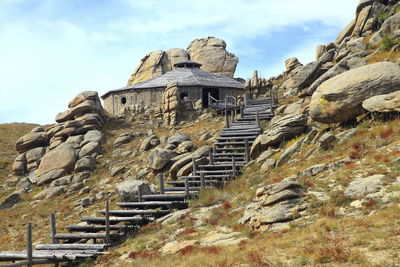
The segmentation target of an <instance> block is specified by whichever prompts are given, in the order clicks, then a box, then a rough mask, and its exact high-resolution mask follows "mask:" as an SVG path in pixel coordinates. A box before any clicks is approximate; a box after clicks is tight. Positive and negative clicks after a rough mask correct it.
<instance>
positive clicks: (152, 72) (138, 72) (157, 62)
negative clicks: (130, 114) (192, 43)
mask: <svg viewBox="0 0 400 267" xmlns="http://www.w3.org/2000/svg"><path fill="white" fill-rule="evenodd" d="M188 59H189V57H188V54H187V53H186V51H185V50H184V49H181V48H173V49H170V50H167V51H163V50H157V51H153V52H150V53H149V54H147V55H146V56H144V57H143V58H142V59H141V60H140V63H139V65H138V66H137V67H136V69H135V71H134V72H133V74H132V75H131V77H130V78H129V80H128V84H127V86H129V85H132V84H135V83H139V82H144V81H147V80H149V79H151V78H155V77H158V76H161V75H163V74H164V73H166V72H168V71H171V70H172V69H173V65H174V64H175V63H178V62H180V61H184V60H188Z"/></svg>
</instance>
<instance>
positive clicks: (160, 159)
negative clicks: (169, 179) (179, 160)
mask: <svg viewBox="0 0 400 267" xmlns="http://www.w3.org/2000/svg"><path fill="white" fill-rule="evenodd" d="M175 156H176V153H175V152H174V151H172V150H169V149H155V150H153V151H152V152H151V153H150V155H149V157H148V158H147V167H149V168H151V169H153V170H156V171H158V170H161V169H162V168H164V167H165V165H166V164H167V163H168V162H169V161H170V160H171V159H172V158H173V157H175Z"/></svg>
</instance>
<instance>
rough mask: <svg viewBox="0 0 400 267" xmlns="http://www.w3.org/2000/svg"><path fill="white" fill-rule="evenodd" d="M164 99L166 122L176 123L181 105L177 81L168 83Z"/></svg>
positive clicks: (168, 123) (169, 123)
mask: <svg viewBox="0 0 400 267" xmlns="http://www.w3.org/2000/svg"><path fill="white" fill-rule="evenodd" d="M162 100H163V106H162V107H163V114H164V124H165V125H175V124H176V122H177V109H178V106H179V89H178V83H177V82H172V83H169V84H168V85H167V88H166V89H165V91H164V93H163V97H162Z"/></svg>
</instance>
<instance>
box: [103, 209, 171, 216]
mask: <svg viewBox="0 0 400 267" xmlns="http://www.w3.org/2000/svg"><path fill="white" fill-rule="evenodd" d="M170 212H171V211H170V210H110V215H114V216H120V217H124V216H128V217H131V216H136V215H152V216H164V215H167V214H168V213H170ZM99 213H100V214H105V210H100V211H99Z"/></svg>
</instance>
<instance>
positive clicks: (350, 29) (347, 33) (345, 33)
mask: <svg viewBox="0 0 400 267" xmlns="http://www.w3.org/2000/svg"><path fill="white" fill-rule="evenodd" d="M355 25H356V20H355V19H353V20H352V21H351V22H350V23H349V24H348V25H347V26H346V27H345V28H344V29H343V30H342V32H341V33H339V35H338V37H337V38H336V41H335V42H336V43H337V44H340V43H341V42H342V41H343V39H344V38H346V37H347V36H350V35H351V33H352V32H353V30H354V27H355Z"/></svg>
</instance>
